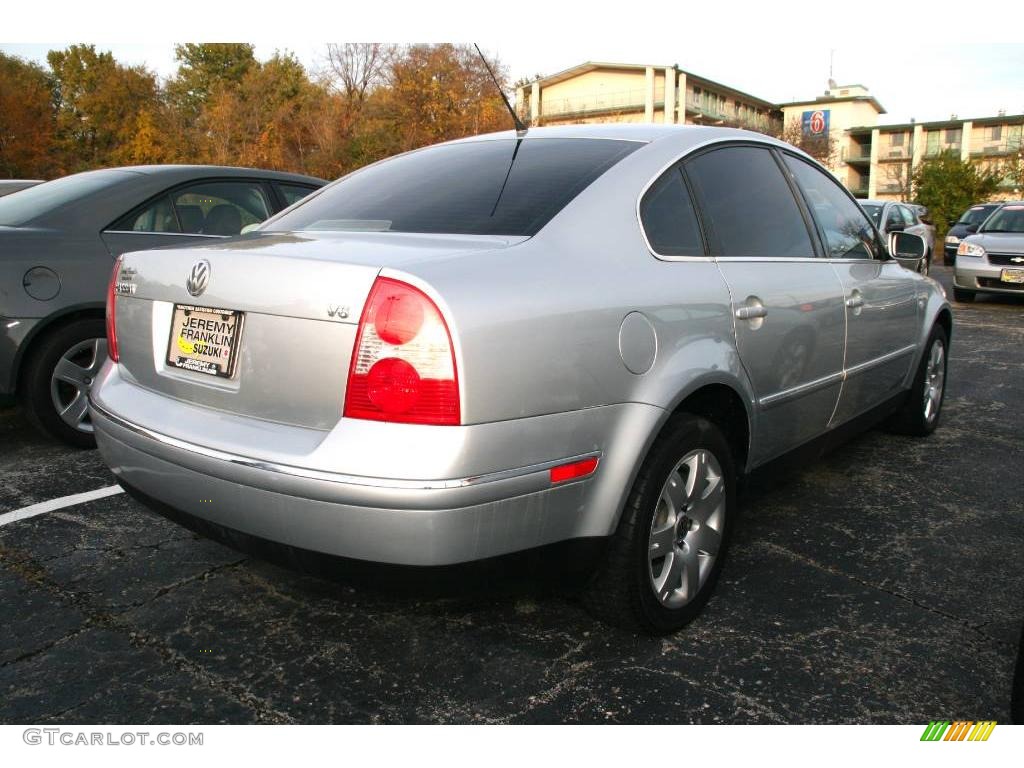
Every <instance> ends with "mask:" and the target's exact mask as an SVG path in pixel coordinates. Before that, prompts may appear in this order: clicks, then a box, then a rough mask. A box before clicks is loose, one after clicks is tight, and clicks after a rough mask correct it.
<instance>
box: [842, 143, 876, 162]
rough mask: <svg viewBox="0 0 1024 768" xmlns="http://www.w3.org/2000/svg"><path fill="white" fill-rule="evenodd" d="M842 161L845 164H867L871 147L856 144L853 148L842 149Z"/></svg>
mask: <svg viewBox="0 0 1024 768" xmlns="http://www.w3.org/2000/svg"><path fill="white" fill-rule="evenodd" d="M842 160H843V161H844V162H847V163H856V162H858V161H860V162H865V163H866V162H869V161H870V160H871V147H870V146H864V145H863V144H858V145H857V146H855V147H843V152H842Z"/></svg>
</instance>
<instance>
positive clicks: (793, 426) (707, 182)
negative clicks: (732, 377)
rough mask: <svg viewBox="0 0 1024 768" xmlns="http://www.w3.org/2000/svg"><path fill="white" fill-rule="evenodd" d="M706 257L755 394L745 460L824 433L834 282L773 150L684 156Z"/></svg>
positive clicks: (829, 398) (833, 352)
mask: <svg viewBox="0 0 1024 768" xmlns="http://www.w3.org/2000/svg"><path fill="white" fill-rule="evenodd" d="M683 167H684V170H685V173H686V177H687V179H688V180H689V182H690V185H691V186H692V188H693V189H694V192H695V195H696V197H697V201H698V205H699V209H700V215H701V222H702V224H703V226H704V231H705V234H706V236H707V239H708V244H709V248H710V250H711V253H712V255H714V256H715V257H716V260H717V263H718V265H719V268H720V270H721V272H722V275H723V277H724V278H725V280H726V283H727V284H728V286H729V290H730V294H731V302H732V310H733V322H734V326H735V333H736V345H737V349H738V350H739V354H740V359H741V360H742V362H743V365H744V367H745V369H746V372H747V375H748V377H749V379H750V382H751V385H752V387H753V389H754V393H755V395H756V397H757V412H756V422H757V423H756V430H757V438H756V440H753V441H752V447H751V451H752V460H753V462H754V463H756V464H760V463H763V462H765V461H767V460H769V459H771V458H774V457H775V456H778V455H779V454H781V453H784V452H786V451H788V450H790V449H792V448H795V447H796V446H798V445H800V444H802V443H804V442H806V441H808V440H810V439H812V438H814V437H816V436H818V435H819V434H821V433H822V432H824V431H825V429H826V427H827V425H828V423H829V419H830V418H831V417H832V413H833V411H834V410H835V407H836V403H837V402H838V399H839V391H840V384H841V379H842V365H843V338H844V333H845V329H844V323H845V318H844V308H843V295H842V284H841V283H840V282H839V279H838V277H837V276H836V273H835V271H834V270H833V268H832V266H831V265H830V264H829V263H828V262H826V261H824V260H822V259H820V258H818V256H819V253H818V250H817V248H816V245H815V238H814V237H812V225H811V221H810V218H809V216H808V215H807V212H806V210H804V208H803V206H802V205H801V204H800V202H799V200H798V198H797V196H796V194H795V193H794V189H793V188H792V187H791V185H790V183H789V181H788V180H787V178H786V175H785V174H784V173H783V170H782V168H781V166H780V165H779V161H778V159H777V157H776V155H775V153H774V151H773V150H771V149H769V148H768V147H765V146H761V145H749V144H738V145H727V146H724V147H718V148H713V149H710V150H708V151H705V152H702V153H701V154H699V155H697V156H695V157H692V158H690V159H688V160H687V161H686V162H685V164H684V166H683Z"/></svg>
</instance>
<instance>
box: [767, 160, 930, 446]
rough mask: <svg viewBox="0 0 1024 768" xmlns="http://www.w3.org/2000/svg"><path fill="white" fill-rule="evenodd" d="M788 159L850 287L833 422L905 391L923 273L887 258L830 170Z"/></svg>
mask: <svg viewBox="0 0 1024 768" xmlns="http://www.w3.org/2000/svg"><path fill="white" fill-rule="evenodd" d="M785 162H786V166H787V167H788V168H789V170H790V172H791V173H792V174H793V179H794V180H795V181H796V183H797V185H798V186H799V187H800V189H801V191H802V192H803V194H804V197H805V199H806V200H807V201H808V207H809V208H810V209H811V212H812V215H813V216H814V220H815V222H816V224H817V226H818V230H819V233H820V236H821V239H822V241H823V243H824V244H825V246H826V248H827V256H828V258H827V259H826V261H827V263H829V264H830V265H831V266H832V268H833V269H835V271H836V273H837V274H838V275H839V279H840V280H841V281H842V286H843V298H844V302H845V305H846V355H845V360H844V362H843V379H844V380H843V388H842V395H841V396H840V398H839V407H838V408H837V409H836V412H835V415H834V416H833V418H832V422H831V423H832V425H833V426H834V425H837V424H841V423H843V422H845V421H848V420H849V419H851V418H853V417H855V416H858V415H860V414H862V413H864V412H865V411H868V410H870V409H871V408H873V407H874V406H876V405H879V404H881V403H882V402H884V401H885V400H886V399H888V398H890V397H892V396H893V395H895V394H897V393H898V392H899V391H900V389H901V388H902V386H903V383H904V380H905V379H906V376H907V373H908V372H909V370H910V365H911V363H912V361H913V357H914V352H915V350H916V340H917V333H918V328H919V323H918V313H919V311H920V310H919V307H918V301H917V286H918V285H919V278H917V277H916V276H915V275H914V273H912V272H910V271H908V270H906V269H904V268H903V267H901V266H900V265H899V264H898V263H897V262H896V261H894V260H891V259H889V258H888V255H887V254H886V252H885V249H884V246H883V244H882V243H881V242H880V241H879V239H878V236H877V234H876V233H875V229H874V227H872V226H871V222H870V221H869V220H868V218H867V216H866V215H865V214H864V211H862V210H861V208H860V206H858V205H857V203H856V202H855V201H854V199H853V198H852V197H850V194H849V193H848V192H847V191H846V190H845V189H843V188H842V187H841V186H840V185H839V183H838V182H837V181H836V180H835V179H834V178H833V177H832V176H831V175H829V174H827V173H825V172H824V171H822V170H820V169H819V168H817V167H815V166H813V165H811V164H810V163H808V162H807V161H805V160H803V159H802V158H799V157H797V156H795V155H791V154H789V153H786V155H785ZM897 208H898V206H890V209H889V210H890V213H887V214H886V215H887V216H889V215H891V212H892V211H895V212H896V215H899V211H898V210H897ZM900 223H901V224H902V223H903V220H902V217H901V218H900Z"/></svg>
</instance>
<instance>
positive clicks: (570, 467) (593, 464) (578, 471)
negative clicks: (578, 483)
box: [551, 457, 597, 484]
mask: <svg viewBox="0 0 1024 768" xmlns="http://www.w3.org/2000/svg"><path fill="white" fill-rule="evenodd" d="M595 469H597V458H596V457H594V458H590V459H582V460H580V461H574V462H572V463H571V464H560V465H559V466H557V467H552V468H551V482H552V484H554V483H564V482H566V481H568V480H576V479H577V478H580V477H586V476H587V475H589V474H590V473H591V472H593V471H594V470H595Z"/></svg>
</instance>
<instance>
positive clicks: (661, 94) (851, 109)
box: [516, 62, 1024, 200]
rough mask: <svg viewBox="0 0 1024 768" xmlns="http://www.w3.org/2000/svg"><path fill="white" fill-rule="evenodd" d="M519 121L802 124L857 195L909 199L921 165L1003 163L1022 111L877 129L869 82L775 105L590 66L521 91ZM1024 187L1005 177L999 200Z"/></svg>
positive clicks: (652, 75)
mask: <svg viewBox="0 0 1024 768" xmlns="http://www.w3.org/2000/svg"><path fill="white" fill-rule="evenodd" d="M516 104H517V108H518V110H519V113H520V116H521V117H522V118H523V119H524V120H525V121H526V122H527V123H528V124H530V125H571V124H578V123H609V122H630V123H677V124H687V125H728V126H734V127H737V128H747V129H749V130H753V131H760V132H766V133H774V134H778V133H780V132H781V130H782V128H783V126H784V125H785V126H788V125H791V124H794V123H795V124H797V125H800V126H801V127H802V130H803V131H805V132H810V133H821V132H825V131H827V132H828V133H829V134H830V135H831V136H832V137H833V138H834V139H835V140H836V146H837V149H838V151H837V157H836V159H835V161H834V162H833V164H832V167H831V168H830V170H831V171H832V173H833V174H835V176H836V178H838V179H839V180H840V181H841V182H842V183H843V184H845V185H846V187H847V188H848V189H849V190H850V191H851V192H852V193H853V194H854V195H855V196H856V197H859V198H874V199H881V200H910V199H912V192H911V189H910V178H911V176H912V175H913V172H914V170H916V168H917V166H918V165H919V164H920V163H921V161H922V160H924V159H925V158H928V157H934V156H936V155H938V154H939V153H940V152H942V151H944V150H952V151H954V152H956V153H958V154H959V155H960V157H961V158H962V159H964V160H972V161H974V162H978V163H981V164H984V165H988V164H997V163H1000V162H1001V161H1003V160H1004V159H1005V158H1007V157H1008V156H1010V155H1012V154H1015V153H1016V152H1017V151H1018V150H1019V149H1020V147H1021V139H1022V128H1024V115H1019V114H1018V115H1005V114H1002V113H1000V114H998V115H995V116H993V117H978V118H972V119H969V120H961V119H959V118H958V117H957V116H955V115H953V116H951V117H950V119H949V120H940V121H936V122H928V123H916V122H910V123H905V124H900V125H885V124H882V125H879V122H878V120H879V116H880V115H884V114H885V113H886V112H885V109H884V108H883V107H882V105H881V104H879V103H878V100H877V99H876V98H875V97H874V96H872V95H871V93H870V92H869V91H868V89H867V88H866V87H865V86H863V85H837V84H835V83H834V82H832V81H830V82H829V87H828V89H827V90H826V91H825V93H824V94H823V95H821V96H817V97H815V98H812V99H808V100H806V101H794V102H788V103H784V104H775V103H773V102H770V101H766V100H764V99H759V98H757V97H756V96H751V95H750V94H748V93H744V92H743V91H740V90H737V89H735V88H731V87H729V86H727V85H722V84H721V83H716V82H715V81H713V80H708V79H707V78H704V77H700V76H699V75H695V74H693V73H692V72H687V71H685V70H682V69H680V68H679V67H678V66H675V65H670V66H665V65H648V64H611V63H604V62H586V63H584V64H580V65H578V66H575V67H570V68H569V69H566V70H563V71H562V72H558V73H556V74H554V75H550V76H548V77H543V78H540V79H539V80H535V81H534V82H532V83H526V84H525V85H521V86H519V87H518V88H517V90H516ZM1022 195H1024V190H1021V189H1017V188H1016V187H1015V186H1014V185H1013V183H1011V182H1009V181H1006V182H1004V183H1003V184H1002V185H1001V187H1000V189H999V192H998V194H997V195H996V196H997V197H999V198H1001V199H1013V198H1019V197H1021V196H1022Z"/></svg>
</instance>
